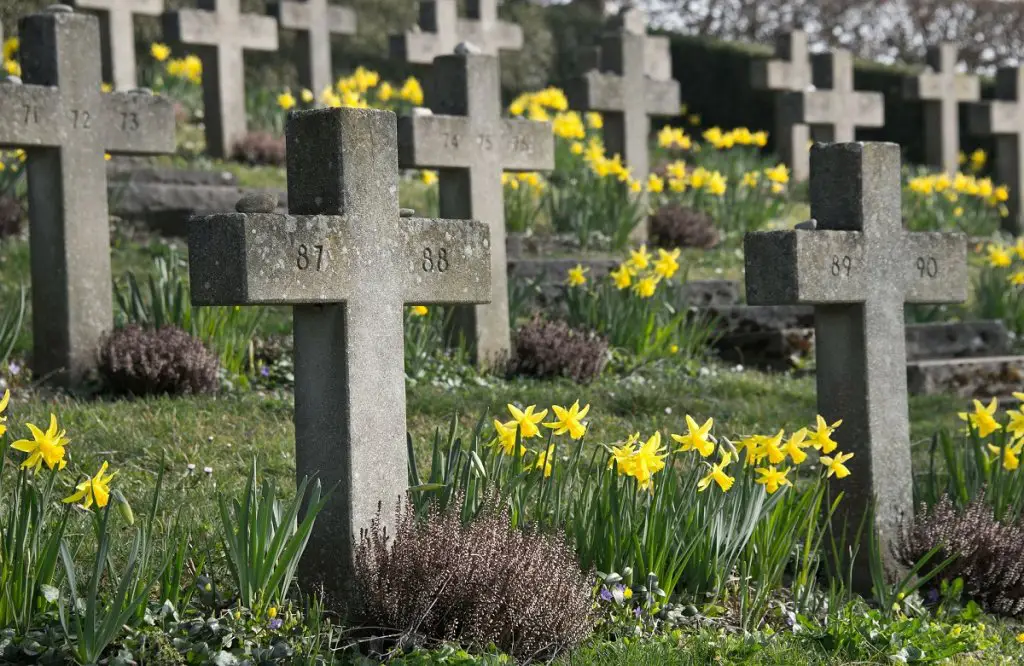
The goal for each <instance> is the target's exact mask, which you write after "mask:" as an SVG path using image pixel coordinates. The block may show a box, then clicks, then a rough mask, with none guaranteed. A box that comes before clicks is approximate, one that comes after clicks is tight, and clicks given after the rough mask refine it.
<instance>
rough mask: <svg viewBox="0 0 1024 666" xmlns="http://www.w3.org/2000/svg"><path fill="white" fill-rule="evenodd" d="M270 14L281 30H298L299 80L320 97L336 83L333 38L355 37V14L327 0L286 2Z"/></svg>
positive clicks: (273, 6) (273, 7)
mask: <svg viewBox="0 0 1024 666" xmlns="http://www.w3.org/2000/svg"><path fill="white" fill-rule="evenodd" d="M270 11H271V14H272V15H273V16H275V17H277V20H278V23H279V24H280V25H281V27H282V28H285V29H287V30H297V31H299V43H298V53H299V61H298V63H296V64H297V66H298V68H299V79H300V81H301V83H302V85H304V86H306V87H307V88H309V89H310V90H312V91H313V92H314V93H315V94H316V95H319V94H320V93H321V92H322V91H323V89H324V88H326V87H328V86H330V85H332V84H333V83H334V76H333V74H332V71H331V35H332V34H333V35H354V34H355V33H356V13H355V11H354V10H353V9H352V8H351V7H341V6H339V5H330V4H328V3H327V0H299V1H296V0H283V1H282V2H280V3H278V4H275V5H271V8H270Z"/></svg>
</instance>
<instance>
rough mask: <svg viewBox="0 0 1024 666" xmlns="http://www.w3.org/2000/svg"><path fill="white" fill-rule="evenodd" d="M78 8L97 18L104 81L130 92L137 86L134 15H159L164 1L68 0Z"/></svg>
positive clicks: (117, 88) (162, 9)
mask: <svg viewBox="0 0 1024 666" xmlns="http://www.w3.org/2000/svg"><path fill="white" fill-rule="evenodd" d="M68 4H70V5H72V6H74V7H76V8H78V9H92V10H95V11H96V13H97V16H99V19H100V42H101V43H102V44H103V51H102V53H103V80H104V81H109V82H110V83H112V84H113V85H114V88H115V89H116V90H132V89H134V88H137V87H138V85H139V79H138V74H137V73H136V71H135V23H134V21H133V19H134V17H135V15H136V14H141V15H143V16H160V14H162V13H163V11H164V0H70V2H69V3H68Z"/></svg>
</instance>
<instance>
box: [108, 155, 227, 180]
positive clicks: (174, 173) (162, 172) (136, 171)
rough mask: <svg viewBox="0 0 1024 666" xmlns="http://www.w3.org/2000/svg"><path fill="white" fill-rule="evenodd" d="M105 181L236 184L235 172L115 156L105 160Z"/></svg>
mask: <svg viewBox="0 0 1024 666" xmlns="http://www.w3.org/2000/svg"><path fill="white" fill-rule="evenodd" d="M107 181H108V182H113V181H120V182H127V181H131V182H135V183H160V184H165V185H221V186H228V185H231V186H235V185H237V184H238V181H237V179H236V178H235V174H233V173H231V172H230V171H209V170H204V169H176V168H173V167H160V166H152V165H149V164H141V163H139V162H138V161H135V160H123V159H117V158H115V159H112V160H110V161H109V162H107Z"/></svg>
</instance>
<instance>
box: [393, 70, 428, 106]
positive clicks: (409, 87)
mask: <svg viewBox="0 0 1024 666" xmlns="http://www.w3.org/2000/svg"><path fill="white" fill-rule="evenodd" d="M398 96H399V97H401V98H402V99H404V100H405V101H407V102H409V103H410V104H412V105H413V106H420V105H421V104H423V87H422V86H420V82H419V81H418V80H416V77H414V76H410V77H409V78H407V79H406V80H405V83H403V84H402V88H401V90H399V91H398Z"/></svg>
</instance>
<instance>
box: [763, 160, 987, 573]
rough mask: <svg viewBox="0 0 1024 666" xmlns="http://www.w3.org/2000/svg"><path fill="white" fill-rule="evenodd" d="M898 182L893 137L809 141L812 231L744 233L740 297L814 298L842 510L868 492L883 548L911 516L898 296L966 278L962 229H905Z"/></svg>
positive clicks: (768, 300)
mask: <svg viewBox="0 0 1024 666" xmlns="http://www.w3.org/2000/svg"><path fill="white" fill-rule="evenodd" d="M900 183H901V180H900V147H899V146H898V145H896V144H891V143H842V144H832V145H822V144H816V145H815V146H814V147H813V148H812V150H811V181H810V198H811V216H812V217H813V218H814V219H815V220H817V228H816V229H815V230H813V231H811V230H806V231H804V230H797V231H768V232H758V233H749V234H747V235H746V238H745V239H744V251H745V256H746V267H745V270H746V276H747V278H746V279H747V302H748V303H750V304H751V305H770V304H782V305H796V304H809V305H814V306H815V309H814V320H815V326H814V334H815V345H816V356H817V390H818V412H819V413H820V414H821V415H822V416H824V417H825V419H826V420H828V422H829V423H832V422H834V421H836V420H838V419H842V420H843V425H842V427H840V428H839V429H838V430H837V431H836V433H835V436H834V438H835V441H836V442H838V444H839V450H840V451H842V452H844V453H853V454H855V456H854V458H853V462H852V463H851V465H850V468H851V469H852V471H853V473H852V475H851V476H850V477H849V478H848V479H846V480H844V481H842V483H841V486H840V489H841V490H842V491H843V492H844V493H845V494H846V496H845V498H844V499H843V502H842V504H841V505H840V508H841V510H842V511H843V512H845V513H846V515H848V516H849V525H851V526H852V527H853V528H854V529H855V528H856V526H857V525H858V524H859V521H860V519H861V516H862V515H863V512H864V510H865V509H866V508H867V507H868V506H869V505H870V503H871V502H872V498H874V499H875V500H876V501H877V505H876V507H875V520H876V526H877V527H878V529H879V534H880V535H881V537H882V539H883V549H882V552H883V553H885V554H886V555H888V553H889V548H888V542H890V541H891V540H892V539H893V538H895V535H896V534H897V531H898V530H899V529H900V525H901V521H904V520H909V519H910V518H911V517H912V516H913V495H912V492H911V490H912V488H911V487H912V482H911V468H910V430H909V423H908V417H907V370H906V366H907V363H906V343H905V336H904V330H903V328H904V324H903V321H904V320H903V305H904V303H947V302H959V301H964V300H966V298H967V284H968V275H967V245H966V240H965V238H964V236H963V235H961V234H946V233H911V232H907V231H905V230H904V229H903V224H902V217H901V210H900V195H901V185H900ZM862 550H863V549H862ZM865 565H866V560H865V559H861V561H860V562H859V569H858V571H857V575H858V583H859V584H861V586H863V584H864V583H865V582H867V583H868V584H869V583H870V576H869V574H868V571H867V568H866V566H865Z"/></svg>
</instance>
